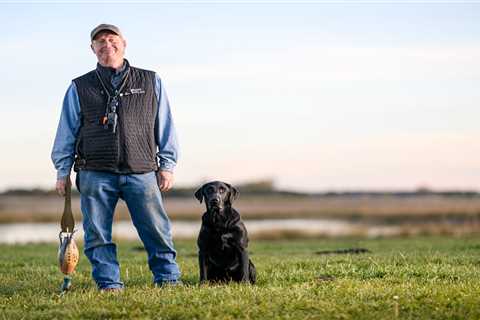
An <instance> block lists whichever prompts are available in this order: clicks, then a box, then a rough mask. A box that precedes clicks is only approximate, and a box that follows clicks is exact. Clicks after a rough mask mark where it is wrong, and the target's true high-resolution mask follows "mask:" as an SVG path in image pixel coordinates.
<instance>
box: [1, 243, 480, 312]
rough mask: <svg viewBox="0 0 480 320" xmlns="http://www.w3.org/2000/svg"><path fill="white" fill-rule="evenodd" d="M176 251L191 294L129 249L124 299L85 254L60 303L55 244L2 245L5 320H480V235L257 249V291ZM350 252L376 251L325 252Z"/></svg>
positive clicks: (124, 256)
mask: <svg viewBox="0 0 480 320" xmlns="http://www.w3.org/2000/svg"><path fill="white" fill-rule="evenodd" d="M176 246H177V250H178V262H179V264H180V267H181V269H182V272H183V281H184V283H185V285H184V286H182V287H177V288H154V287H152V285H151V284H150V281H151V275H150V272H149V270H148V268H147V264H146V261H145V259H146V258H145V252H144V251H142V250H139V249H138V247H139V243H136V242H122V243H120V244H119V259H120V263H121V268H122V276H123V280H124V281H125V284H126V290H125V291H124V292H122V293H120V294H108V293H107V294H105V293H99V292H98V291H97V290H96V289H95V286H94V284H93V282H92V280H91V278H90V267H89V264H88V262H87V260H86V258H85V257H84V256H83V255H82V256H81V261H80V264H79V266H78V268H77V272H76V274H75V277H74V280H73V281H74V282H73V285H74V289H73V290H72V291H71V292H69V293H68V294H67V295H65V296H59V294H58V289H59V286H60V283H61V280H62V275H61V274H60V272H59V271H58V268H57V266H56V249H57V248H56V246H55V245H53V244H41V245H26V246H7V245H0V252H1V260H0V318H3V319H30V318H38V319H88V318H93V319H100V318H101V319H109V318H111V319H118V318H125V319H142V318H155V319H395V318H396V317H398V318H399V319H479V318H480V307H479V299H480V277H479V276H478V275H479V274H480V236H475V237H463V238H447V237H416V238H405V239H398V238H397V239H368V240H365V239H316V240H289V241H253V242H252V243H251V246H250V251H251V258H252V260H253V261H254V263H255V265H256V267H257V269H258V283H257V285H254V286H251V285H239V284H225V285H203V286H200V285H199V284H198V275H197V274H198V271H197V269H198V267H197V255H196V251H197V250H196V246H195V243H194V242H193V241H178V242H176ZM350 247H362V248H367V249H369V250H370V251H371V252H370V253H366V254H360V255H353V254H351V255H345V254H341V255H319V254H317V253H316V252H317V251H320V250H328V249H341V248H350ZM397 315H398V316H397Z"/></svg>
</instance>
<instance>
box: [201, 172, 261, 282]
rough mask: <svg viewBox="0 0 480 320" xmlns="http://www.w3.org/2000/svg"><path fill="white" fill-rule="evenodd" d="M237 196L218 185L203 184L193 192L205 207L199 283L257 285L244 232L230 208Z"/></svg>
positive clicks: (235, 212)
mask: <svg viewBox="0 0 480 320" xmlns="http://www.w3.org/2000/svg"><path fill="white" fill-rule="evenodd" d="M237 196H238V190H237V189H235V188H234V187H232V186H231V185H229V184H228V183H224V182H220V181H213V182H209V183H207V184H204V185H203V186H202V187H201V188H200V189H198V190H197V191H196V192H195V197H196V198H197V199H198V201H200V203H201V202H202V200H205V205H206V207H207V212H205V213H204V214H203V216H202V227H201V229H200V234H199V235H198V241H197V244H198V248H199V263H200V281H201V282H204V281H207V280H208V281H221V282H223V281H232V280H233V281H237V282H240V281H243V282H250V283H255V281H256V270H255V266H254V265H253V263H252V261H250V259H249V258H248V252H247V246H248V235H247V229H246V228H245V225H244V224H243V222H242V221H241V220H240V214H239V213H238V212H237V211H236V210H235V209H233V208H232V202H233V200H235V199H236V198H237Z"/></svg>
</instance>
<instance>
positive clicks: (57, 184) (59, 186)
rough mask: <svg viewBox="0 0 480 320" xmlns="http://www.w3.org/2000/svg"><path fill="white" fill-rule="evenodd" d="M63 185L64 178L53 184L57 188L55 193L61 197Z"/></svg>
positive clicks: (64, 183) (63, 194)
mask: <svg viewBox="0 0 480 320" xmlns="http://www.w3.org/2000/svg"><path fill="white" fill-rule="evenodd" d="M65 185H66V182H65V181H64V180H57V183H56V185H55V189H57V193H58V194H59V195H60V196H62V197H65Z"/></svg>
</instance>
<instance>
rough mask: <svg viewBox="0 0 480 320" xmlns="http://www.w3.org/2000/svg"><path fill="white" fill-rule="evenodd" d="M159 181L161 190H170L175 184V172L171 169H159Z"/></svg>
mask: <svg viewBox="0 0 480 320" xmlns="http://www.w3.org/2000/svg"><path fill="white" fill-rule="evenodd" d="M157 183H158V187H159V188H160V191H163V192H165V191H168V190H170V189H171V188H172V186H173V173H172V172H170V171H162V170H159V171H157Z"/></svg>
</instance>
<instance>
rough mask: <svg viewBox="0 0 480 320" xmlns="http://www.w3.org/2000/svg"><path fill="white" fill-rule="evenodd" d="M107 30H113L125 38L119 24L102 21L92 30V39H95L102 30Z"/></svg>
mask: <svg viewBox="0 0 480 320" xmlns="http://www.w3.org/2000/svg"><path fill="white" fill-rule="evenodd" d="M105 30H108V31H111V32H113V33H115V34H117V35H119V36H120V37H122V38H123V36H122V33H121V32H120V29H119V28H118V27H117V26H114V25H113V24H105V23H102V24H99V25H98V26H96V27H95V29H93V30H92V32H90V40H91V41H93V39H95V37H96V36H97V34H98V33H99V32H100V31H105Z"/></svg>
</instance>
